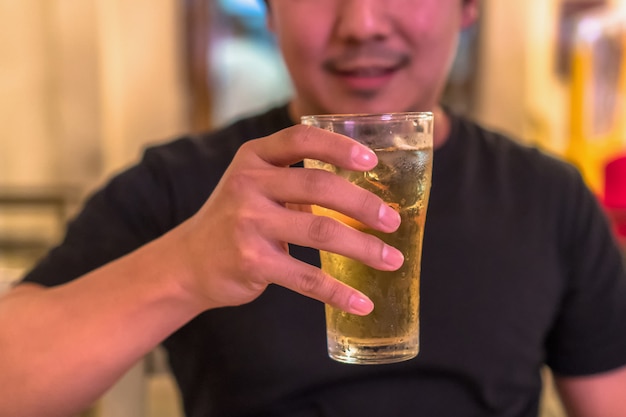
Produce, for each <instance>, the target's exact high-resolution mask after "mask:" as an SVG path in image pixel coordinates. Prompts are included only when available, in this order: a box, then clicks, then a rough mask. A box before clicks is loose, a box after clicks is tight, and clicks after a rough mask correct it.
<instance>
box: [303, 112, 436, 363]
mask: <svg viewBox="0 0 626 417" xmlns="http://www.w3.org/2000/svg"><path fill="white" fill-rule="evenodd" d="M302 123H303V124H306V125H310V126H315V127H319V128H322V129H327V130H330V131H332V132H335V133H340V134H343V135H346V136H349V137H351V138H353V139H355V140H357V141H359V142H361V143H363V144H365V145H367V146H368V147H369V148H371V149H372V150H374V152H375V153H376V155H377V156H378V165H377V166H376V167H375V168H374V169H373V170H371V171H368V172H355V171H349V170H345V169H341V168H338V167H336V166H334V165H331V164H328V163H325V162H323V161H316V160H308V159H307V160H305V161H304V163H305V167H306V168H316V169H322V170H326V171H330V172H333V173H336V174H337V175H340V176H342V177H344V178H346V179H347V180H349V181H350V182H352V183H353V184H357V185H359V186H360V187H363V188H365V189H366V190H368V191H371V192H372V193H374V194H376V195H378V196H379V197H381V198H382V199H383V200H384V201H385V202H386V203H387V204H389V206H391V207H393V208H394V209H395V210H397V211H398V212H399V213H400V217H401V219H402V223H401V224H400V227H399V229H398V230H397V231H396V232H393V233H382V232H378V231H375V230H372V229H370V228H368V227H367V226H365V225H364V224H362V223H360V222H358V221H356V220H354V219H352V218H350V217H348V216H346V215H344V214H341V213H338V212H336V211H333V210H330V209H327V208H324V207H319V206H313V208H312V210H313V213H314V214H317V215H322V216H330V217H333V218H335V219H337V220H339V221H341V222H344V223H345V224H347V225H348V226H350V227H353V228H356V229H358V230H361V231H364V232H366V233H370V234H373V235H375V236H377V237H379V238H380V239H382V240H383V241H385V242H386V243H387V244H389V245H391V246H393V247H395V248H397V249H399V250H400V251H402V253H403V254H404V259H405V261H404V264H403V265H402V267H401V268H400V269H399V270H397V271H379V270H376V269H374V268H371V267H369V266H367V265H364V264H362V263H360V262H357V261H355V260H353V259H350V258H347V257H344V256H341V255H338V254H335V253H330V252H326V251H320V257H321V261H322V270H323V271H324V272H326V273H328V274H329V275H331V276H333V277H335V278H336V279H338V280H340V281H342V282H344V283H346V284H348V285H350V286H351V287H354V288H356V289H358V290H359V291H361V292H363V293H364V294H366V295H367V296H368V297H369V298H370V299H371V300H372V301H373V302H374V310H373V311H372V312H371V313H370V314H369V315H367V316H358V315H354V314H349V313H346V312H344V311H341V310H338V309H335V308H333V307H330V306H328V305H326V328H327V340H328V354H329V356H330V357H331V358H332V359H335V360H337V361H339V362H344V363H353V364H384V363H393V362H400V361H404V360H408V359H411V358H414V357H415V356H417V354H418V352H419V302H420V291H419V287H420V263H421V253H422V238H423V234H424V223H425V220H426V208H427V206H428V197H429V193H430V184H431V175H432V160H433V115H432V113H430V112H412V113H389V114H356V115H318V116H304V117H302Z"/></svg>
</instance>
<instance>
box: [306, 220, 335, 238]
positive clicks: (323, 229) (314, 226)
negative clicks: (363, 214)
mask: <svg viewBox="0 0 626 417" xmlns="http://www.w3.org/2000/svg"><path fill="white" fill-rule="evenodd" d="M339 227H340V225H339V223H337V221H335V220H333V219H331V218H330V217H325V216H315V218H314V219H313V220H312V221H311V223H310V225H309V230H308V236H309V239H311V240H313V241H314V242H318V243H324V242H328V241H330V240H331V239H333V238H334V237H335V236H336V235H337V232H338V229H339Z"/></svg>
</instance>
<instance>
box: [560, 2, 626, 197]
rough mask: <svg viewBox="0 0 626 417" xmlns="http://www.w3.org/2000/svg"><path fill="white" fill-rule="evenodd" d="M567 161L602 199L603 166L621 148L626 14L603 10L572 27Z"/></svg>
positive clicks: (625, 118) (625, 111) (624, 138)
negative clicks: (574, 29)
mask: <svg viewBox="0 0 626 417" xmlns="http://www.w3.org/2000/svg"><path fill="white" fill-rule="evenodd" d="M570 93H571V97H570V103H571V104H570V105H571V107H570V141H569V143H568V146H567V149H566V154H565V156H566V158H567V159H569V160H570V161H571V162H573V163H575V164H576V165H577V166H578V167H579V168H580V170H581V171H582V174H583V176H584V177H585V180H586V181H587V184H588V185H589V186H590V187H591V188H592V189H593V190H594V191H595V192H596V193H597V194H598V195H601V193H602V190H603V186H604V166H605V165H606V163H607V162H608V161H609V160H610V159H611V158H612V157H614V156H615V155H617V154H619V153H621V152H623V151H624V149H626V11H624V10H612V9H604V10H602V11H600V12H594V13H592V14H588V15H586V16H584V17H581V18H580V19H579V20H578V21H577V23H576V31H575V38H574V44H573V49H572V67H571V86H570Z"/></svg>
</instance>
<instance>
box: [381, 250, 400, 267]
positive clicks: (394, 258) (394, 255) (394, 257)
mask: <svg viewBox="0 0 626 417" xmlns="http://www.w3.org/2000/svg"><path fill="white" fill-rule="evenodd" d="M383 261H384V262H385V263H386V264H387V265H389V266H390V267H392V268H393V269H398V268H400V267H401V266H402V264H403V263H404V255H402V252H400V251H399V250H398V249H396V248H394V247H392V246H389V245H385V246H383Z"/></svg>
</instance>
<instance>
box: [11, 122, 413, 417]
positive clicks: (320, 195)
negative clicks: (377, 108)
mask: <svg viewBox="0 0 626 417" xmlns="http://www.w3.org/2000/svg"><path fill="white" fill-rule="evenodd" d="M307 155H309V156H310V157H313V158H317V159H323V160H328V161H329V162H331V163H336V164H338V165H342V166H344V167H346V168H349V169H358V170H366V169H371V168H372V167H373V166H374V165H375V164H376V157H375V155H374V154H373V153H372V152H371V151H369V150H368V149H367V148H365V147H363V146H361V145H359V144H357V143H356V142H354V141H352V140H351V139H349V138H346V137H343V136H340V135H336V134H333V133H329V132H325V131H323V130H321V129H316V128H310V127H304V126H295V127H292V128H289V129H287V130H286V131H282V132H279V133H277V134H274V135H271V136H268V137H267V138H263V139H259V140H255V141H250V142H249V143H247V144H246V145H244V146H242V148H241V149H240V151H239V152H238V153H237V155H236V157H235V158H234V160H233V161H232V163H231V165H230V167H229V168H228V169H227V171H226V173H225V174H224V176H223V177H222V180H221V181H220V183H219V184H218V186H217V187H216V190H215V192H214V193H213V194H212V195H211V197H210V198H209V199H208V200H207V202H206V203H205V204H204V206H203V207H202V208H201V209H200V210H199V211H198V213H196V214H195V215H194V216H192V217H191V218H189V219H188V220H187V221H185V222H183V223H182V224H181V225H180V226H178V227H176V228H175V229H172V230H171V231H170V232H168V233H166V234H165V235H163V236H162V237H160V238H158V239H156V240H154V241H152V242H150V243H148V244H147V245H145V246H143V247H141V248H139V249H137V250H136V251H134V252H132V253H130V254H128V255H126V256H124V257H122V258H120V259H118V260H115V261H113V262H111V263H109V264H106V265H104V266H102V267H100V268H98V269H96V270H94V271H92V272H90V273H88V274H86V275H85V276H83V277H80V278H78V279H76V280H74V281H71V282H69V283H67V284H64V285H60V286H57V287H51V288H44V287H40V286H37V285H34V284H22V285H19V286H18V287H17V288H15V289H14V290H12V291H11V292H9V293H8V294H6V295H5V296H3V297H2V298H1V299H0V352H2V354H1V355H0V369H1V370H2V372H0V387H1V392H2V395H0V415H3V416H4V415H6V416H20V417H42V416H44V417H57V416H58V417H66V416H68V415H72V414H76V413H77V412H80V411H81V410H83V409H85V408H87V407H89V406H90V405H91V404H92V403H93V402H94V401H95V400H96V399H97V398H98V397H99V396H100V395H102V394H103V393H104V392H105V391H106V390H107V389H108V388H109V387H110V386H111V385H113V384H114V383H115V381H116V380H117V379H119V378H120V377H121V376H122V375H123V374H124V373H125V372H126V371H127V370H128V369H129V368H130V367H131V366H132V365H133V364H134V363H135V362H136V361H137V360H139V359H140V358H141V357H143V355H145V354H146V353H148V352H149V351H150V350H151V349H153V348H154V347H155V346H157V345H158V344H159V343H160V342H161V341H162V340H163V339H165V338H166V337H167V336H168V335H170V334H171V333H173V332H174V331H175V330H177V329H178V328H180V327H181V326H183V325H184V324H185V323H187V322H188V321H189V320H191V319H192V318H193V317H195V316H196V315H197V314H199V313H201V312H202V311H205V310H207V309H212V308H217V307H222V306H235V305H240V304H244V303H247V302H250V301H252V300H254V299H255V298H256V297H258V296H259V295H260V294H261V293H262V292H263V291H264V290H265V288H266V287H267V285H269V284H270V283H276V284H279V285H283V286H285V287H287V288H290V289H292V290H294V291H297V292H299V293H301V294H304V295H306V296H309V297H313V298H316V299H319V300H320V301H323V302H326V303H329V304H332V305H334V306H336V307H338V308H342V309H344V310H346V311H350V312H353V313H356V314H367V313H369V312H370V311H371V310H372V308H373V305H372V303H371V301H370V300H369V299H367V297H365V296H364V295H363V294H361V293H360V292H358V291H356V290H354V289H352V288H350V287H348V286H346V285H344V284H341V283H339V282H338V281H336V280H334V279H332V278H331V277H329V276H326V275H324V274H323V273H322V272H321V270H320V269H318V268H315V267H313V266H311V265H307V264H304V263H302V262H300V261H297V260H295V259H294V258H292V257H290V256H289V254H288V251H287V245H286V243H287V242H293V243H296V244H302V245H309V246H312V247H318V248H320V249H326V250H332V251H337V252H339V253H343V254H345V255H346V256H351V257H354V258H356V259H360V260H362V261H364V262H366V263H368V264H369V265H371V266H373V267H375V268H379V269H383V270H393V269H397V268H399V267H400V265H401V264H402V261H403V259H402V257H401V255H399V251H397V250H396V249H394V248H391V247H388V246H387V245H385V244H384V243H383V242H382V241H380V240H379V239H377V238H375V237H373V236H370V235H366V234H364V233H361V232H358V231H356V230H354V229H351V228H349V227H347V226H345V225H343V224H342V223H340V222H337V221H335V220H332V219H330V218H321V217H318V216H314V215H313V214H311V213H310V212H307V211H301V210H292V209H290V208H288V204H287V203H291V204H289V206H290V207H291V205H294V207H302V206H306V205H308V204H312V203H316V204H320V205H324V206H327V207H329V208H333V209H336V210H339V211H342V212H344V213H345V214H347V215H349V216H351V217H354V218H356V219H358V220H360V221H362V222H364V223H367V224H369V225H370V226H372V227H374V228H376V229H378V230H381V231H388V232H391V231H393V230H395V229H396V228H397V227H398V226H399V221H400V220H399V215H398V213H396V212H395V211H394V210H393V209H391V208H389V207H388V206H387V205H385V204H384V203H383V202H382V200H380V199H379V198H378V197H376V196H375V195H373V194H371V193H369V192H366V191H364V190H363V189H360V188H359V187H357V186H354V185H352V184H349V183H348V182H347V181H344V180H342V179H340V178H339V177H337V176H334V175H332V174H330V175H329V174H328V173H326V172H323V171H317V170H307V169H301V168H288V166H289V165H290V164H292V163H293V162H295V161H297V160H301V159H302V158H304V157H306V156H307ZM260 208H262V209H260Z"/></svg>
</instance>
